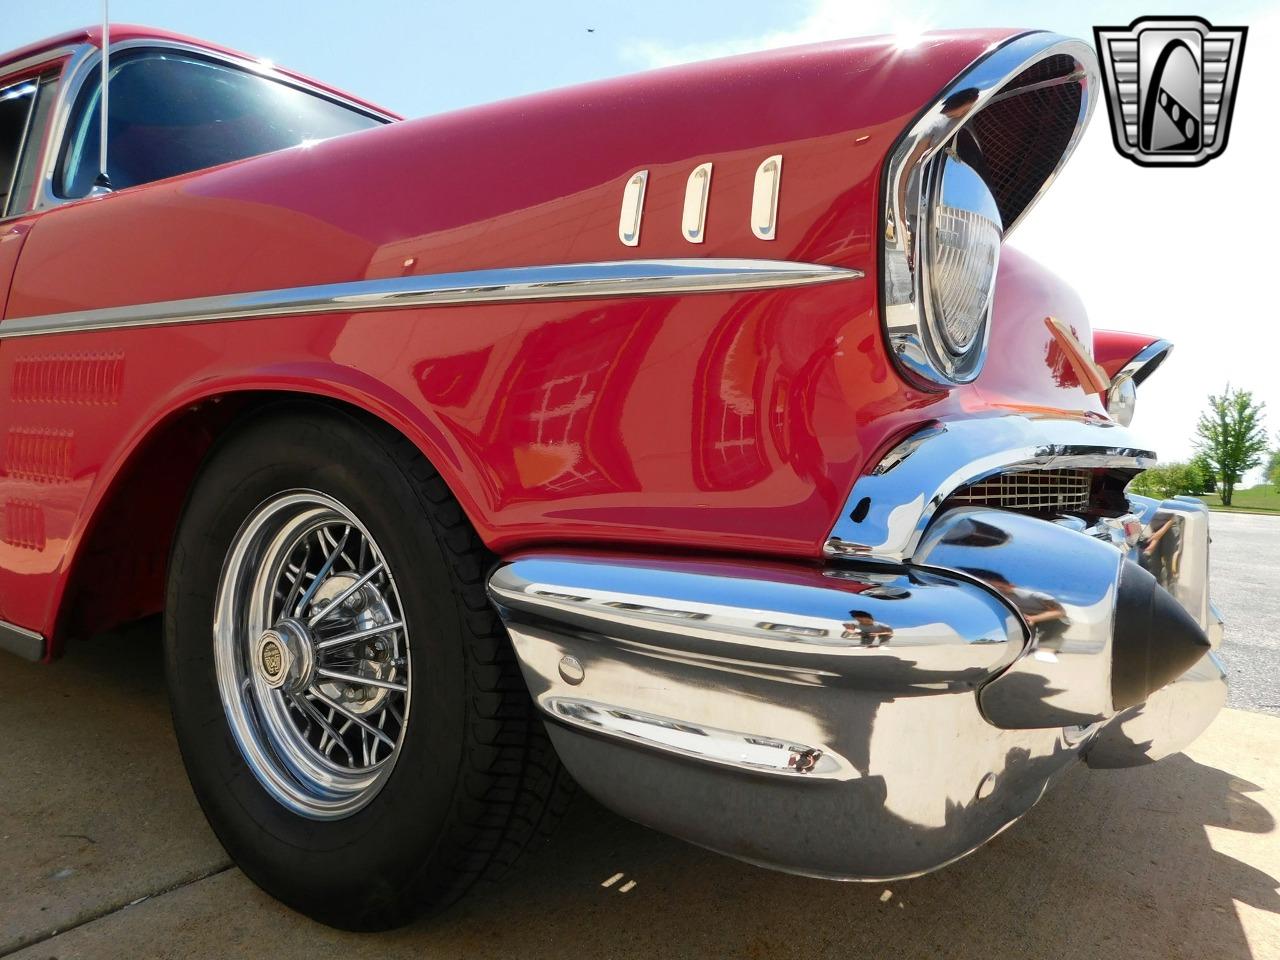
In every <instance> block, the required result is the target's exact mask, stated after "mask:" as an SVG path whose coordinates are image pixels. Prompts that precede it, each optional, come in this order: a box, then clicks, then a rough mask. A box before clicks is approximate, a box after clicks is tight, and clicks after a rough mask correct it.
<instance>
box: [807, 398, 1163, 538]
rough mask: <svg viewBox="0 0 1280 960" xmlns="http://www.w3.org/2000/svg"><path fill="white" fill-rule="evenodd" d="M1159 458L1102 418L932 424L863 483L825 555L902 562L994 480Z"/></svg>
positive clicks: (1135, 467) (1139, 465)
mask: <svg viewBox="0 0 1280 960" xmlns="http://www.w3.org/2000/svg"><path fill="white" fill-rule="evenodd" d="M1155 458H1156V456H1155V454H1154V453H1152V452H1151V451H1149V450H1145V449H1142V448H1141V447H1139V446H1138V444H1137V442H1136V441H1135V440H1134V439H1133V436H1132V434H1130V433H1129V431H1127V430H1126V429H1125V428H1123V427H1120V426H1117V425H1116V424H1114V423H1112V422H1111V421H1109V420H1105V419H1103V418H1101V417H1096V418H1095V417H1081V418H1079V419H1065V418H1063V419H1058V418H1054V419H1050V418H1047V417H1032V416H1024V415H1018V414H1010V415H1005V416H994V417H974V418H967V419H961V420H946V421H934V422H932V423H930V424H927V425H925V426H924V427H922V428H920V429H919V430H917V431H916V432H914V433H912V434H911V435H910V436H909V437H907V438H906V439H905V440H903V441H902V442H901V443H899V444H897V445H896V446H895V447H894V448H893V449H892V450H890V451H889V452H888V453H887V454H885V455H884V456H883V457H882V458H881V459H880V462H879V463H877V464H876V465H875V466H874V467H872V468H871V470H869V471H868V472H867V473H866V474H864V475H863V476H861V477H859V478H858V481H857V483H855V484H854V487H853V490H852V492H850V494H849V498H848V499H847V500H846V501H845V506H844V511H843V513H842V514H841V516H840V519H839V520H838V521H837V522H836V524H835V526H834V527H833V528H832V530H831V533H830V535H829V537H828V539H827V542H826V546H825V552H826V554H827V556H830V557H839V556H861V557H868V558H873V559H880V560H892V561H902V560H905V559H907V558H908V557H910V556H911V554H912V553H913V552H914V551H915V549H916V547H917V545H918V544H919V543H920V538H921V536H922V535H923V534H924V530H925V527H927V526H928V525H929V522H930V521H931V520H932V519H933V516H934V514H935V513H936V512H937V510H938V508H939V507H940V506H941V505H942V503H943V501H945V500H946V499H947V497H949V496H950V495H951V494H952V493H953V492H954V491H955V490H957V489H959V488H960V487H962V486H964V485H966V484H969V483H974V482H976V481H978V480H981V479H983V478H984V477H988V476H991V475H992V474H995V473H1003V472H1010V471H1017V470H1042V469H1059V468H1072V467H1075V468H1097V467H1104V468H1111V469H1124V470H1132V471H1134V472H1137V471H1140V470H1145V469H1146V468H1147V467H1149V466H1151V465H1153V464H1154V463H1155Z"/></svg>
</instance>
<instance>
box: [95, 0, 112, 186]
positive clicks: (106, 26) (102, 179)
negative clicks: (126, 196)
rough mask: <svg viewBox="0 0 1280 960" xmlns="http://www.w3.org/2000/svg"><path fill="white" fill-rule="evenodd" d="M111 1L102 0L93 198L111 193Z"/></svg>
mask: <svg viewBox="0 0 1280 960" xmlns="http://www.w3.org/2000/svg"><path fill="white" fill-rule="evenodd" d="M108 4H109V0H102V80H101V83H100V85H99V91H98V111H99V112H98V175H97V177H95V178H94V181H93V189H92V190H91V191H90V195H91V196H96V195H99V194H103V193H110V192H111V178H110V177H109V176H107V92H108V91H107V87H108V85H109V83H110V78H111V16H110V14H109V12H108Z"/></svg>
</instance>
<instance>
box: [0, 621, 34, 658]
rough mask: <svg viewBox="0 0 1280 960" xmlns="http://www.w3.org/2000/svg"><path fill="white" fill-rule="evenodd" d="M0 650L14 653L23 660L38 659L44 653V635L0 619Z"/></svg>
mask: <svg viewBox="0 0 1280 960" xmlns="http://www.w3.org/2000/svg"><path fill="white" fill-rule="evenodd" d="M0 650H4V651H7V652H8V653H12V654H15V655H16V656H19V657H22V658H23V659H24V660H40V659H42V658H43V657H44V654H45V640H44V635H43V634H39V633H36V632H35V631H34V630H28V629H27V628H26V627H20V626H18V625H17V624H16V623H9V621H7V620H0Z"/></svg>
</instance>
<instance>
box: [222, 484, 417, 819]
mask: <svg viewBox="0 0 1280 960" xmlns="http://www.w3.org/2000/svg"><path fill="white" fill-rule="evenodd" d="M404 620H405V618H404V608H403V606H402V605H401V602H400V594H399V591H398V589H397V588H396V581H395V577H394V575H393V573H392V571H391V568H390V566H389V564H388V563H387V560H386V557H385V555H384V554H383V552H382V550H381V549H380V548H379V547H378V545H377V543H376V542H375V541H374V539H373V537H372V536H371V535H370V534H369V531H368V530H367V529H366V528H365V526H364V525H363V524H362V523H361V522H360V520H359V519H358V518H357V517H356V516H355V514H353V513H352V512H351V511H350V510H349V509H347V508H346V507H345V506H343V505H342V504H341V503H339V502H338V501H337V500H335V499H333V498H332V497H329V496H327V495H325V494H322V493H318V492H316V491H312V490H294V491H290V492H288V493H283V494H280V495H279V496H277V497H274V498H272V499H270V500H268V501H266V502H265V503H263V504H261V505H260V506H258V507H257V508H256V509H255V510H254V511H253V513H252V514H251V515H250V517H249V519H248V520H246V521H245V523H244V525H243V526H242V527H241V528H240V531H239V532H238V533H237V534H236V537H235V540H234V541H233V542H232V544H231V549H230V550H229V551H228V554H227V558H226V561H225V563H224V564H223V570H222V576H221V579H220V581H219V584H218V593H217V597H216V600H215V603H214V625H213V644H214V665H215V671H216V673H217V678H218V690H219V694H220V696H221V698H222V705H223V709H224V710H225V712H226V716H227V722H228V724H229V726H230V728H231V734H232V736H233V738H234V739H235V741H236V744H237V745H238V746H239V748H240V752H241V754H242V755H243V756H244V759H245V762H246V763H247V764H248V766H249V768H250V770H252V771H253V774H254V776H255V777H256V778H257V779H258V782H259V783H261V784H262V786H263V787H264V788H265V789H266V791H267V792H268V793H269V794H270V795H271V796H272V797H274V798H275V799H276V800H277V801H279V802H280V803H281V804H283V805H284V806H285V807H287V808H288V809H290V810H292V811H294V812H295V813H298V814H300V815H302V816H305V817H310V818H312V819H317V820H333V819H338V818H340V817H346V816H350V815H351V814H352V813H355V812H356V811H357V810H359V809H360V808H361V807H363V806H365V804H367V803H368V802H369V801H370V800H372V799H373V797H374V796H375V795H376V794H377V792H378V791H379V790H380V789H381V788H382V787H383V785H384V784H385V783H386V781H387V778H388V777H389V776H390V774H391V771H392V768H393V767H394V766H395V763H396V760H397V759H398V758H399V755H400V750H401V747H402V745H403V743H404V735H405V731H406V729H407V727H408V720H409V704H410V696H411V692H412V673H411V670H410V659H409V633H408V628H407V627H406V625H405V622H404Z"/></svg>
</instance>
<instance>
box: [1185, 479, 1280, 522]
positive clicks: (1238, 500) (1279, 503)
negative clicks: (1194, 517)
mask: <svg viewBox="0 0 1280 960" xmlns="http://www.w3.org/2000/svg"><path fill="white" fill-rule="evenodd" d="M1200 499H1202V500H1203V501H1204V502H1205V503H1207V504H1208V505H1209V509H1210V510H1222V511H1224V512H1225V511H1229V512H1231V513H1277V514H1280V489H1277V488H1276V485H1275V484H1273V483H1264V484H1261V485H1259V486H1256V487H1250V488H1249V489H1247V490H1242V489H1240V488H1239V487H1237V488H1236V490H1235V494H1234V495H1233V496H1232V498H1231V506H1229V507H1224V506H1223V505H1222V500H1221V498H1219V497H1218V495H1217V494H1216V493H1208V494H1205V495H1204V496H1202V497H1201V498H1200Z"/></svg>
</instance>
